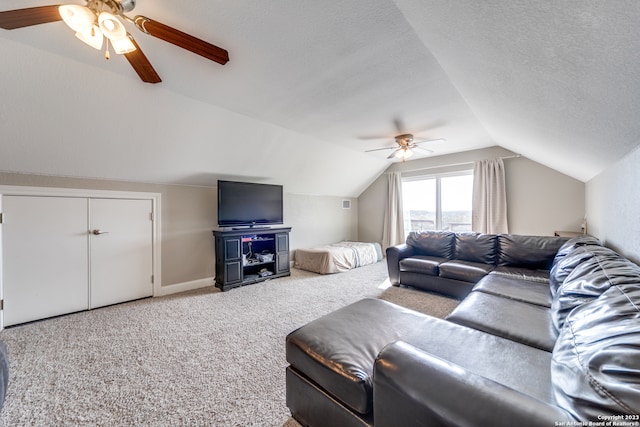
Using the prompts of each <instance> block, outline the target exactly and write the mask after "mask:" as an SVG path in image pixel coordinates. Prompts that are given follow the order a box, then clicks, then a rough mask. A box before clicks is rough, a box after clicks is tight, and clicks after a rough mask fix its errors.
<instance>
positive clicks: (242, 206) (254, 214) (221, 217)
mask: <svg viewBox="0 0 640 427" xmlns="http://www.w3.org/2000/svg"><path fill="white" fill-rule="evenodd" d="M283 220H284V218H283V209H282V185H273V184H256V183H251V182H237V181H218V226H219V227H246V226H249V227H254V226H256V225H257V226H260V225H272V224H282V223H283Z"/></svg>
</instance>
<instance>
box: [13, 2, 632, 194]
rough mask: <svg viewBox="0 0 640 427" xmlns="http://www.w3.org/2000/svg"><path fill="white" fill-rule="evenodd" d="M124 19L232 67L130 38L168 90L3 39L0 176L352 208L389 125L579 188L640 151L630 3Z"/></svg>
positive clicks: (57, 49) (379, 157)
mask: <svg viewBox="0 0 640 427" xmlns="http://www.w3.org/2000/svg"><path fill="white" fill-rule="evenodd" d="M72 1H73V2H74V3H78V4H82V3H81V2H80V1H77V0H72ZM45 4H51V3H50V2H48V1H46V0H44V1H43V0H29V1H27V0H4V1H3V2H2V5H1V6H0V10H10V9H17V8H23V7H30V6H40V5H45ZM131 14H132V15H135V14H141V15H146V16H149V17H151V18H154V19H156V20H158V21H160V22H163V23H165V24H168V25H171V26H173V27H176V28H179V29H181V30H183V31H186V32H188V33H190V34H193V35H195V36H197V37H199V38H202V39H204V40H207V41H209V42H211V43H214V44H216V45H219V46H221V47H224V48H225V49H227V50H228V51H229V55H230V61H229V63H227V64H226V65H224V66H221V65H219V64H216V63H214V62H211V61H208V60H206V59H203V58H201V57H199V56H196V55H193V54H191V53H189V52H187V51H184V50H181V49H179V48H177V47H175V46H173V45H170V44H167V43H165V42H163V41H161V40H158V39H155V38H153V37H150V36H147V35H145V34H142V33H140V32H138V31H137V30H136V29H135V28H133V26H130V27H128V29H129V31H130V32H131V33H132V34H133V35H134V37H135V38H136V40H137V42H138V44H139V45H140V47H141V48H142V50H143V51H144V53H145V54H146V56H147V57H148V58H149V60H150V61H151V63H152V64H153V65H154V67H155V69H156V70H157V71H158V73H159V74H160V76H161V77H162V79H163V82H162V83H159V84H157V85H149V84H145V83H142V82H141V81H140V80H139V79H138V76H137V75H136V74H135V72H134V71H133V70H132V69H131V67H130V66H129V64H128V63H127V61H126V60H125V59H124V58H122V57H119V56H117V55H112V58H111V59H110V60H109V61H105V60H104V58H103V54H102V53H100V52H98V51H96V50H93V49H92V48H90V47H88V46H86V45H84V44H83V43H81V42H79V41H78V40H77V39H76V38H75V37H74V36H73V32H72V31H71V30H70V29H69V28H67V27H66V25H65V24H64V23H62V22H55V23H49V24H43V25H38V26H33V27H27V28H22V29H17V30H11V31H8V30H1V29H0V57H1V58H2V78H1V79H0V150H1V151H0V170H3V171H16V172H26V173H38V174H50V175H64V176H75V177H92V178H104V179H117V180H129V181H141V182H155V183H179V184H193V185H215V182H216V180H217V179H218V178H227V179H229V178H237V179H243V180H252V181H258V182H273V183H282V184H284V185H285V188H286V190H287V191H289V192H293V193H303V194H325V195H339V196H357V195H358V194H360V192H361V191H363V190H364V189H365V188H366V187H367V186H368V184H369V183H370V182H371V181H372V180H373V179H375V178H376V177H377V176H378V175H379V174H380V173H381V172H382V171H384V170H385V169H386V168H387V167H388V166H389V164H390V162H391V161H397V160H388V159H387V158H386V157H387V155H388V154H389V153H391V151H376V152H365V150H369V149H374V148H379V147H392V146H393V144H394V143H393V136H394V135H396V134H398V133H399V130H402V131H405V132H411V133H415V134H416V135H419V136H421V137H424V138H429V139H430V138H445V139H446V142H444V143H441V144H434V145H431V146H428V148H429V149H431V150H433V151H434V153H433V154H432V155H442V154H448V153H452V152H458V151H466V150H471V149H476V148H482V147H488V146H493V145H499V146H502V147H504V148H507V149H509V150H511V151H514V152H517V153H519V154H522V155H524V156H526V157H528V158H530V159H532V160H534V161H537V162H539V163H542V164H544V165H547V166H549V167H552V168H554V169H556V170H558V171H560V172H563V173H565V174H567V175H570V176H572V177H574V178H577V179H580V180H582V181H587V180H589V179H591V178H592V177H594V176H595V175H597V174H598V173H599V172H600V171H602V170H603V169H605V168H606V167H608V166H610V165H611V164H612V163H613V162H615V161H616V160H617V159H619V158H621V157H623V156H624V155H625V154H626V153H628V152H629V151H631V150H632V149H633V148H635V147H636V146H638V144H640V120H638V119H637V118H638V117H639V116H640V115H639V113H640V102H639V101H638V99H640V79H638V78H637V76H636V74H637V70H638V69H640V53H639V52H640V3H638V2H636V1H631V0H628V1H624V0H619V1H615V2H613V1H607V2H603V1H595V0H591V1H589V0H567V1H535V2H532V1H526V0H516V1H513V0H488V1H475V0H466V1H462V0H453V1H444V0H442V1H430V0H393V1H392V0H348V1H344V0H340V1H337V0H326V1H321V2H311V1H299V0H275V1H271V2H264V1H260V0H235V1H207V2H203V1H196V0H181V1H171V0H155V1H152V0H137V5H136V8H135V10H134V11H133V12H132V13H131ZM127 25H128V24H127ZM397 124H400V127H401V128H402V129H397V127H398V126H397ZM374 137H380V139H374ZM425 154H426V153H425ZM416 157H418V156H416Z"/></svg>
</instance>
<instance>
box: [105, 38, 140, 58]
mask: <svg viewBox="0 0 640 427" xmlns="http://www.w3.org/2000/svg"><path fill="white" fill-rule="evenodd" d="M111 44H112V45H113V50H114V51H115V52H116V53H117V54H120V55H122V54H125V53H129V52H133V51H134V50H136V47H135V46H134V44H133V42H132V41H131V39H130V38H129V37H128V36H125V37H123V38H121V39H117V40H111Z"/></svg>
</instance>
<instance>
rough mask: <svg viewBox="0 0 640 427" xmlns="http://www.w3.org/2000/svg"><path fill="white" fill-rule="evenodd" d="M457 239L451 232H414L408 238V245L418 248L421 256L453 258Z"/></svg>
mask: <svg viewBox="0 0 640 427" xmlns="http://www.w3.org/2000/svg"><path fill="white" fill-rule="evenodd" d="M455 238H456V235H455V233H453V232H451V231H423V232H420V233H418V232H415V231H412V232H411V233H409V237H407V244H408V245H409V246H413V247H414V248H416V250H417V253H419V254H420V255H429V256H434V257H441V258H452V257H453V248H454V245H455Z"/></svg>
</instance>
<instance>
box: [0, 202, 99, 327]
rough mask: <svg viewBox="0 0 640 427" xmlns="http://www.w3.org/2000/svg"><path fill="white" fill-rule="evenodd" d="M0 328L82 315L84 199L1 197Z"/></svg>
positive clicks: (86, 300) (85, 236)
mask: <svg viewBox="0 0 640 427" xmlns="http://www.w3.org/2000/svg"><path fill="white" fill-rule="evenodd" d="M3 213H4V221H3V224H2V228H3V230H2V240H3V241H2V244H3V251H2V253H3V263H2V265H3V286H4V325H5V326H9V325H15V324H17V323H23V322H29V321H31V320H37V319H43V318H46V317H50V316H56V315H59V314H65V313H71V312H74V311H79V310H86V309H87V308H88V304H89V291H88V286H87V278H88V274H89V272H88V266H89V262H88V261H89V260H88V253H87V245H88V233H87V199H86V198H67V197H32V196H3Z"/></svg>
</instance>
